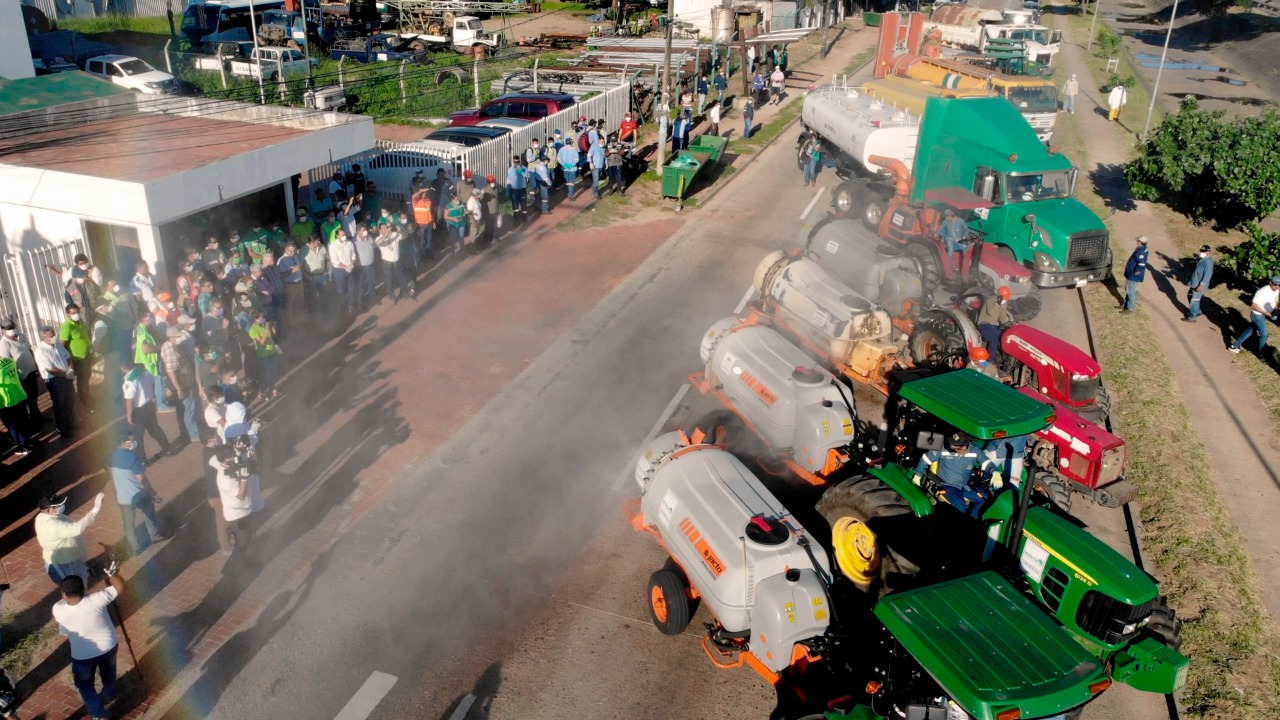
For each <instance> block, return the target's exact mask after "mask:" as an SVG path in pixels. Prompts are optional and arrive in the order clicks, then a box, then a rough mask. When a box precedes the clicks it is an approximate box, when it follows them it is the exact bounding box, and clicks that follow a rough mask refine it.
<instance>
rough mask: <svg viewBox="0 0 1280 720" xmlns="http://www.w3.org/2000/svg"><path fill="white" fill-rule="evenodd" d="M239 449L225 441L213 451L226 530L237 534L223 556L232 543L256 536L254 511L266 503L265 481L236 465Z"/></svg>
mask: <svg viewBox="0 0 1280 720" xmlns="http://www.w3.org/2000/svg"><path fill="white" fill-rule="evenodd" d="M236 462H237V458H236V449H235V447H234V446H232V445H222V446H220V447H219V448H218V449H217V450H215V451H214V456H213V457H212V458H210V459H209V465H210V467H212V468H213V469H214V470H215V471H216V472H217V474H218V495H219V496H220V497H221V500H222V516H223V518H224V519H225V520H226V521H227V531H228V533H229V534H230V536H232V537H233V538H234V540H233V541H232V544H231V546H230V547H227V548H225V549H224V550H223V551H222V554H223V555H224V556H227V555H230V554H231V553H232V548H233V547H237V546H238V547H241V548H246V549H247V547H248V545H249V542H250V541H251V540H252V539H253V533H254V527H253V526H254V520H255V518H253V514H254V513H257V512H260V511H261V510H262V509H263V508H264V507H265V505H264V503H263V501H262V481H261V479H260V478H259V476H258V475H256V474H253V473H252V472H250V471H248V470H247V469H243V468H236Z"/></svg>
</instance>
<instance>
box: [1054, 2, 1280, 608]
mask: <svg viewBox="0 0 1280 720" xmlns="http://www.w3.org/2000/svg"><path fill="white" fill-rule="evenodd" d="M1055 19H1056V20H1057V22H1058V26H1059V28H1061V29H1062V30H1063V31H1064V35H1065V37H1064V41H1063V47H1062V53H1061V58H1062V62H1063V64H1064V65H1065V67H1064V68H1063V69H1064V70H1065V71H1066V72H1071V73H1076V74H1077V75H1078V76H1079V77H1080V78H1081V83H1080V88H1081V94H1080V97H1079V98H1078V99H1077V113H1078V114H1077V118H1078V119H1079V122H1080V126H1081V134H1082V136H1084V137H1086V138H1088V142H1087V143H1086V152H1087V154H1088V157H1089V165H1090V166H1091V167H1089V168H1086V169H1087V170H1088V171H1089V172H1090V173H1092V174H1093V180H1094V182H1095V184H1096V185H1097V187H1098V189H1099V192H1100V194H1102V195H1103V196H1104V197H1105V198H1106V199H1107V200H1108V203H1109V204H1110V205H1111V207H1113V208H1116V210H1117V211H1116V214H1115V216H1114V217H1113V218H1112V219H1111V226H1112V232H1113V234H1114V235H1115V237H1117V238H1118V239H1119V240H1120V242H1119V245H1120V247H1122V248H1124V251H1125V253H1126V255H1125V256H1121V257H1118V258H1117V263H1118V267H1120V266H1123V263H1124V259H1125V257H1127V253H1128V252H1130V251H1132V249H1133V247H1134V238H1135V237H1137V236H1138V235H1147V236H1148V237H1149V238H1150V245H1149V248H1150V258H1149V262H1148V279H1147V282H1145V283H1143V286H1142V288H1141V290H1140V296H1139V302H1138V311H1137V314H1136V315H1134V316H1131V317H1130V318H1129V319H1130V320H1131V321H1132V322H1142V321H1143V318H1146V319H1147V320H1149V322H1150V325H1151V328H1152V330H1153V331H1154V333H1155V335H1156V337H1157V339H1158V340H1159V342H1160V348H1159V350H1160V351H1161V352H1162V353H1163V354H1164V356H1165V358H1166V360H1167V362H1168V363H1169V366H1170V367H1171V368H1172V370H1173V373H1174V376H1175V379H1176V381H1177V385H1178V389H1179V392H1180V393H1181V395H1182V397H1183V399H1184V400H1185V401H1186V404H1187V407H1188V409H1190V410H1191V420H1192V423H1193V426H1194V428H1195V431H1196V434H1197V435H1198V436H1199V438H1200V440H1201V441H1202V442H1203V444H1204V445H1205V447H1206V448H1207V449H1209V456H1210V461H1211V462H1212V464H1213V468H1214V478H1213V481H1214V484H1215V487H1216V488H1217V490H1218V493H1219V495H1220V496H1221V497H1222V499H1223V501H1224V503H1225V504H1226V506H1227V508H1228V510H1229V511H1230V513H1231V516H1232V520H1233V523H1234V525H1235V526H1236V527H1237V528H1239V530H1240V532H1241V534H1242V535H1243V536H1244V538H1245V540H1246V542H1247V545H1248V547H1247V550H1248V555H1249V557H1250V559H1251V560H1252V564H1253V567H1254V569H1255V570H1256V571H1257V573H1258V576H1259V579H1260V580H1261V589H1262V592H1263V602H1264V605H1265V607H1266V608H1267V609H1268V611H1269V612H1270V614H1271V617H1272V618H1273V619H1275V618H1280V547H1277V545H1276V543H1275V533H1274V531H1273V529H1272V528H1273V527H1274V522H1275V518H1276V517H1280V447H1278V446H1277V442H1276V438H1274V437H1273V436H1272V423H1271V418H1270V415H1269V414H1268V412H1267V410H1266V408H1265V407H1264V406H1263V405H1262V403H1261V402H1260V401H1259V400H1258V399H1257V397H1256V396H1255V395H1254V391H1253V388H1252V385H1251V384H1250V382H1249V380H1248V379H1247V378H1246V377H1244V375H1243V374H1242V373H1241V372H1240V370H1239V368H1238V367H1236V366H1235V363H1234V362H1233V359H1234V356H1233V355H1231V354H1230V353H1228V352H1227V351H1226V346H1225V344H1224V343H1223V335H1224V333H1225V332H1226V331H1225V330H1223V329H1220V328H1218V327H1216V326H1214V325H1213V324H1212V321H1211V320H1210V319H1209V318H1205V319H1204V320H1203V321H1201V322H1199V323H1196V324H1189V323H1184V322H1182V321H1181V319H1182V317H1183V316H1184V315H1185V313H1186V304H1185V300H1184V298H1185V294H1186V280H1187V278H1186V277H1185V276H1184V269H1183V268H1184V266H1183V261H1182V260H1183V254H1182V253H1181V252H1180V251H1179V249H1178V246H1177V243H1176V242H1175V241H1174V240H1173V239H1172V238H1170V237H1169V232H1168V230H1167V228H1166V227H1165V225H1164V223H1163V222H1162V221H1161V220H1160V218H1159V217H1158V216H1157V215H1156V213H1155V212H1154V209H1153V208H1152V206H1151V204H1149V203H1146V202H1141V201H1135V200H1133V199H1131V198H1130V197H1129V196H1128V191H1127V184H1126V182H1125V179H1124V177H1123V174H1122V167H1123V164H1124V163H1125V162H1126V161H1127V160H1128V159H1129V156H1130V146H1131V143H1132V142H1133V135H1132V134H1131V132H1130V131H1129V130H1128V129H1129V128H1132V127H1134V125H1135V123H1136V124H1137V126H1138V127H1139V128H1140V127H1141V121H1142V117H1141V116H1142V114H1143V113H1144V112H1145V108H1141V109H1139V108H1133V107H1130V108H1126V111H1125V114H1124V115H1123V116H1122V117H1121V125H1123V128H1122V127H1119V126H1117V125H1116V124H1114V123H1111V122H1109V121H1108V120H1107V117H1106V110H1105V109H1104V108H1105V105H1106V98H1105V96H1103V95H1102V94H1101V92H1100V91H1098V90H1097V89H1096V88H1094V87H1093V85H1092V82H1091V81H1090V80H1089V78H1090V75H1089V73H1088V70H1087V68H1086V67H1085V64H1084V61H1083V53H1084V49H1083V45H1081V44H1080V42H1079V41H1078V40H1077V39H1074V38H1072V37H1071V31H1070V29H1069V27H1068V25H1067V23H1066V21H1065V18H1064V17H1062V16H1055Z"/></svg>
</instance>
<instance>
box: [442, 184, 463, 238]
mask: <svg viewBox="0 0 1280 720" xmlns="http://www.w3.org/2000/svg"><path fill="white" fill-rule="evenodd" d="M444 217H445V221H446V222H447V223H448V224H449V230H450V231H452V232H451V233H450V234H451V235H453V243H452V245H453V247H455V248H457V247H460V246H461V245H462V240H463V238H465V237H466V235H467V209H466V208H465V207H463V205H462V203H461V202H460V201H459V200H458V194H457V193H454V194H453V197H451V198H449V205H448V207H446V208H445V209H444Z"/></svg>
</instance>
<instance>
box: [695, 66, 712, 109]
mask: <svg viewBox="0 0 1280 720" xmlns="http://www.w3.org/2000/svg"><path fill="white" fill-rule="evenodd" d="M696 87H697V92H698V114H699V115H701V114H702V109H703V108H704V107H706V105H707V93H708V92H710V90H711V86H710V85H708V84H707V76H706V75H699V76H698V83H697V86H696Z"/></svg>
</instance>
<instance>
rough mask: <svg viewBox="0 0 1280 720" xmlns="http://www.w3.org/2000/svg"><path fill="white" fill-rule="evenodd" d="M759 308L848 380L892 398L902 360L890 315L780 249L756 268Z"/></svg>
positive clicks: (809, 262)
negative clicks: (891, 379) (891, 377)
mask: <svg viewBox="0 0 1280 720" xmlns="http://www.w3.org/2000/svg"><path fill="white" fill-rule="evenodd" d="M754 285H755V288H756V290H757V291H758V292H759V293H760V297H761V301H760V302H759V303H758V305H757V307H758V308H759V309H760V311H761V312H763V313H764V314H765V315H768V316H769V317H770V318H771V319H772V320H773V322H774V323H775V324H776V325H777V326H779V327H780V328H782V329H785V330H787V331H788V332H789V333H790V334H791V335H792V336H793V337H796V338H797V339H798V340H799V341H800V344H801V345H804V346H805V347H807V348H808V349H809V350H810V351H811V352H814V353H816V354H817V355H818V356H819V357H821V358H823V359H825V360H826V361H827V363H828V364H829V365H831V366H834V367H836V368H837V369H839V370H840V372H842V373H843V374H844V375H845V376H846V377H848V378H850V379H851V380H854V381H856V382H860V383H863V384H867V385H871V386H873V387H875V388H877V389H879V390H880V391H881V392H885V393H886V394H887V393H888V387H889V385H888V380H887V378H886V377H885V374H886V373H887V372H888V371H889V370H891V369H892V368H893V366H894V363H895V362H896V360H897V355H898V351H899V347H898V345H897V344H895V343H894V342H893V337H892V336H893V323H892V320H891V319H890V317H889V313H887V312H885V311H884V310H883V309H882V308H879V307H877V306H876V304H875V303H874V302H873V301H871V300H869V299H867V298H866V296H864V295H861V294H860V293H858V292H856V291H855V290H853V289H852V288H850V287H849V286H848V285H845V284H844V283H842V282H840V281H839V280H837V279H836V278H835V277H834V276H832V275H831V273H829V272H827V271H826V270H825V269H824V268H823V267H822V266H821V265H819V264H818V263H816V262H815V261H813V260H811V259H809V258H807V257H803V256H801V255H799V254H797V253H785V252H783V251H781V250H778V251H775V252H772V253H770V254H768V255H766V256H765V257H764V259H763V260H761V261H760V263H759V264H758V265H757V266H756V271H755V276H754Z"/></svg>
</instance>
